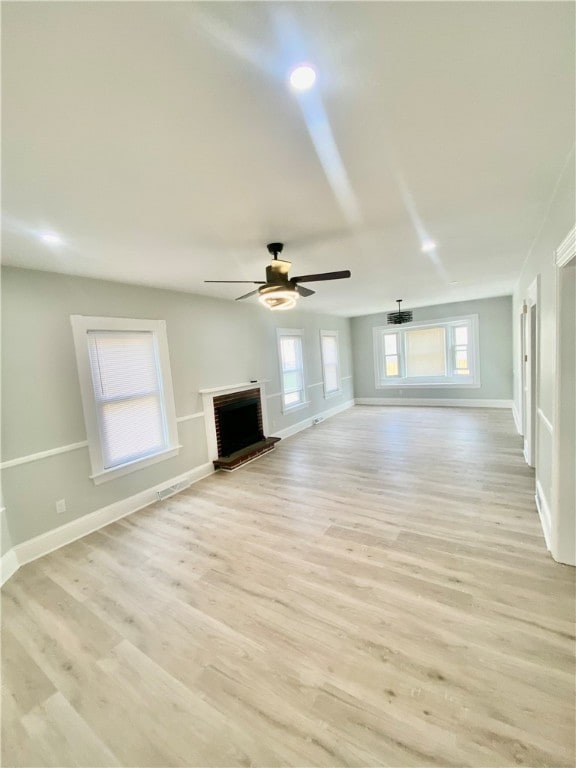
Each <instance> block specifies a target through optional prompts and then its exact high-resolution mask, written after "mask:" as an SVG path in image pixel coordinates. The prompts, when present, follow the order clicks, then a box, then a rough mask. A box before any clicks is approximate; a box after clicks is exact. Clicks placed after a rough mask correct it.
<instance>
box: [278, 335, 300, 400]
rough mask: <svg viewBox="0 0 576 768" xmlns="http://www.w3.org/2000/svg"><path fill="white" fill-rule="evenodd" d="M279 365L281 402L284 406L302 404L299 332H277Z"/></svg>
mask: <svg viewBox="0 0 576 768" xmlns="http://www.w3.org/2000/svg"><path fill="white" fill-rule="evenodd" d="M278 346H279V352H280V367H281V371H282V402H283V404H284V407H285V408H293V407H295V406H297V405H302V404H303V403H304V402H305V400H306V396H305V388H304V363H303V356H302V336H301V334H299V333H290V332H284V331H279V332H278Z"/></svg>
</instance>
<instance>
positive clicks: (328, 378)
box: [320, 331, 341, 397]
mask: <svg viewBox="0 0 576 768" xmlns="http://www.w3.org/2000/svg"><path fill="white" fill-rule="evenodd" d="M320 347H321V351H322V376H323V378H324V397H330V396H331V395H337V394H338V393H339V392H340V391H341V385H340V361H339V356H338V331H320Z"/></svg>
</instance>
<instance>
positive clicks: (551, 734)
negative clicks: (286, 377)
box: [2, 407, 575, 766]
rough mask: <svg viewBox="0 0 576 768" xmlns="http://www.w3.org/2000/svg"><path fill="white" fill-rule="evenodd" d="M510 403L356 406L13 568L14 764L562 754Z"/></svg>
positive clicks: (570, 572)
mask: <svg viewBox="0 0 576 768" xmlns="http://www.w3.org/2000/svg"><path fill="white" fill-rule="evenodd" d="M533 486H534V477H533V473H532V471H531V470H530V469H529V468H528V467H527V466H526V465H525V463H524V459H523V457H522V454H521V441H520V438H519V437H518V436H517V435H516V434H515V432H514V428H513V424H512V418H511V416H510V414H509V413H508V412H505V411H495V410H494V411H490V410H472V409H450V408H438V409H432V408H388V409H385V408H378V407H356V408H354V409H352V410H350V411H347V412H345V413H343V414H341V415H339V416H337V417H335V418H333V419H331V420H329V421H326V422H324V423H322V424H320V425H318V426H316V427H314V428H311V429H309V430H307V431H305V432H303V433H301V434H299V435H297V436H296V437H294V438H292V439H290V440H286V441H282V442H281V443H280V444H279V445H278V446H277V448H276V450H275V451H273V452H272V453H271V454H269V455H267V456H265V457H264V458H262V459H260V460H259V461H257V462H254V463H252V464H250V465H247V466H246V467H244V468H242V469H240V470H238V471H237V472H235V473H232V474H222V473H220V474H217V475H214V476H212V477H210V478H207V479H206V480H204V481H202V482H200V483H198V484H196V485H194V486H193V487H192V488H190V489H189V490H188V491H187V492H185V493H183V494H181V495H179V496H177V497H173V498H172V499H169V500H167V501H165V502H163V503H161V504H157V505H155V506H153V507H149V508H147V509H146V510H143V511H141V512H138V513H136V514H134V515H132V516H131V517H128V518H126V519H124V520H122V521H121V522H118V523H115V524H113V525H110V526H108V527H107V528H105V529H103V530H101V531H99V532H97V533H94V534H92V535H90V536H87V537H86V538H84V539H82V540H81V541H78V542H76V543H74V544H71V545H70V546H68V547H66V548H64V549H62V550H60V551H58V552H55V553H53V554H51V555H49V556H47V557H45V558H43V559H41V560H39V561H37V562H35V563H32V564H30V565H28V566H26V567H25V568H23V569H21V570H20V571H19V572H18V573H17V574H16V575H15V576H14V577H13V578H12V580H11V581H10V582H9V583H8V584H7V585H6V587H5V588H4V590H3V662H4V676H3V681H4V685H3V689H4V701H3V708H2V719H3V740H2V748H3V765H4V766H68V765H79V766H112V765H125V766H251V765H255V766H256V765H257V766H280V765H282V766H345V765H348V766H426V765H439V766H451V765H454V766H510V765H526V766H540V765H546V766H560V765H562V766H571V765H574V728H575V726H574V695H575V681H574V650H575V648H574V569H571V568H569V567H565V566H560V565H558V564H556V563H554V562H553V560H552V559H551V558H550V557H549V555H548V554H547V552H546V548H545V544H544V540H543V537H542V534H541V529H540V525H539V522H538V517H537V513H536V510H535V507H534V489H533Z"/></svg>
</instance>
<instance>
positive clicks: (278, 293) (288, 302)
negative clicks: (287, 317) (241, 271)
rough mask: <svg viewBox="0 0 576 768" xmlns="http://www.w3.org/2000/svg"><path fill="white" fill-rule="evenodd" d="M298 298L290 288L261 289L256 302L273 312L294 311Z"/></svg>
mask: <svg viewBox="0 0 576 768" xmlns="http://www.w3.org/2000/svg"><path fill="white" fill-rule="evenodd" d="M298 298H299V295H298V293H297V292H296V291H295V290H292V289H290V288H275V287H272V288H261V289H260V295H259V296H258V301H260V303H261V304H264V306H265V307H268V309H271V310H273V311H276V310H286V309H294V307H295V306H296V302H297V300H298Z"/></svg>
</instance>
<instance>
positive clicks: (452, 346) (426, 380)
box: [374, 315, 480, 388]
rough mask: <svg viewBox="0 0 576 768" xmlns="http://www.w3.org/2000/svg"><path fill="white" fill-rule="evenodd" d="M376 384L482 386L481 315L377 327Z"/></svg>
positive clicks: (388, 385) (380, 386) (380, 385)
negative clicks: (480, 365)
mask: <svg viewBox="0 0 576 768" xmlns="http://www.w3.org/2000/svg"><path fill="white" fill-rule="evenodd" d="M374 363H375V371H376V387H378V388H382V387H399V386H447V387H479V386H480V377H479V365H478V316H477V315H470V316H468V317H456V318H449V319H447V320H440V321H435V322H430V323H410V324H406V325H405V326H403V327H401V328H398V327H394V326H386V327H382V328H374Z"/></svg>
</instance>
